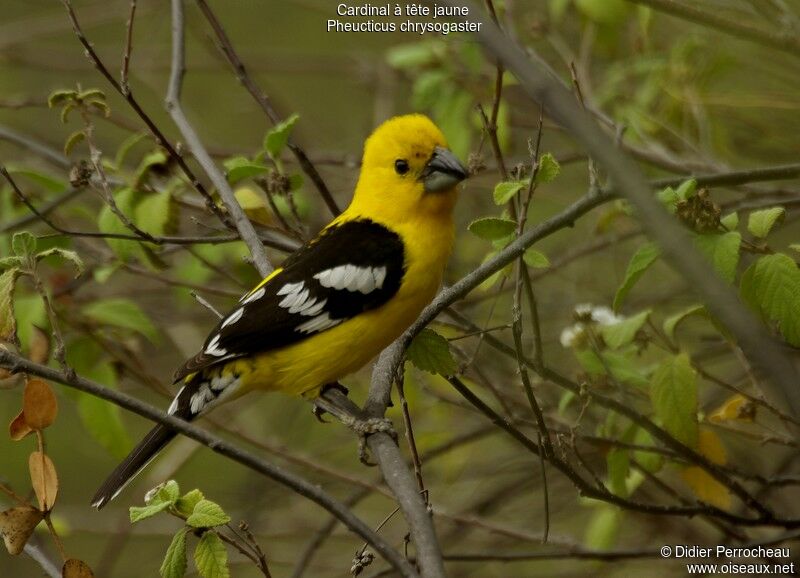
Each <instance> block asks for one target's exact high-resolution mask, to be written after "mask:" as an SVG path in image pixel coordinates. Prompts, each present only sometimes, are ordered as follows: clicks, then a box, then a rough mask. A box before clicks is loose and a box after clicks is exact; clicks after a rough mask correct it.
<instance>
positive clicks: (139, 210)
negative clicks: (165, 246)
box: [133, 191, 172, 237]
mask: <svg viewBox="0 0 800 578" xmlns="http://www.w3.org/2000/svg"><path fill="white" fill-rule="evenodd" d="M133 216H134V221H135V222H136V225H137V226H138V227H139V228H140V229H142V230H143V231H146V232H148V233H150V234H151V235H155V236H156V237H162V236H163V235H164V233H165V232H166V230H167V225H168V224H169V221H170V217H171V216H172V196H171V195H170V194H169V192H168V191H161V192H157V193H149V194H144V195H142V197H141V200H140V201H139V202H138V203H137V204H136V207H135V208H134V210H133Z"/></svg>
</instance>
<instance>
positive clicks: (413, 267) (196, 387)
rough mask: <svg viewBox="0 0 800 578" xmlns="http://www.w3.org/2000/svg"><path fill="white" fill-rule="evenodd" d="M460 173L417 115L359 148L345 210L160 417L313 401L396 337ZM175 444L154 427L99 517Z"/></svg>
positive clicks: (105, 497)
mask: <svg viewBox="0 0 800 578" xmlns="http://www.w3.org/2000/svg"><path fill="white" fill-rule="evenodd" d="M466 176H467V173H466V170H465V169H464V167H463V166H462V164H461V163H460V162H459V161H458V159H457V158H456V157H455V156H454V155H453V153H451V152H450V151H449V150H448V149H447V143H446V141H445V138H444V136H443V135H442V132H441V131H440V130H439V129H438V128H437V127H436V125H434V124H433V123H432V122H431V121H430V120H429V119H428V118H427V117H425V116H422V115H418V114H413V115H407V116H400V117H395V118H392V119H390V120H388V121H386V122H385V123H383V124H382V125H381V126H379V127H378V128H377V129H376V130H375V132H373V133H372V135H371V136H370V137H369V138H368V139H367V141H366V143H365V145H364V157H363V160H362V165H361V174H360V176H359V179H358V184H357V185H356V190H355V193H354V195H353V200H352V202H351V203H350V206H349V207H348V208H347V209H346V210H345V211H344V212H343V213H342V214H341V215H339V216H338V217H337V218H336V219H334V220H333V221H332V222H331V223H330V224H329V225H327V226H326V227H325V228H324V229H323V230H322V231H321V232H320V234H319V235H318V236H317V237H316V238H315V239H313V240H312V241H310V242H308V243H306V244H305V245H304V246H303V247H301V248H300V249H298V250H297V251H296V252H295V253H293V254H292V255H290V256H289V257H288V258H287V259H286V261H285V262H284V263H283V266H282V267H280V268H278V269H276V270H275V271H274V272H273V273H272V274H271V275H269V276H268V277H267V278H266V279H264V280H263V281H261V283H259V284H258V285H257V286H256V287H255V288H254V289H253V290H251V291H250V292H248V293H247V294H245V295H244V297H242V299H241V300H240V302H239V304H238V305H237V306H236V307H235V308H234V309H233V310H232V311H231V312H230V313H228V314H227V315H226V316H225V317H223V318H222V319H221V320H220V322H219V323H218V324H217V326H216V327H215V328H214V330H213V331H212V332H211V333H210V335H209V336H208V338H207V339H206V342H205V344H204V345H203V349H202V351H201V352H200V353H198V354H197V355H195V356H194V357H192V358H191V359H189V360H188V361H187V362H186V363H185V364H184V365H183V367H181V368H180V369H179V370H178V371H177V372H176V373H175V382H176V383H177V382H181V383H182V384H183V387H181V389H180V391H179V392H178V394H177V395H176V396H175V399H174V400H173V402H172V404H171V405H170V406H169V410H168V413H170V414H172V415H174V416H177V417H180V418H182V419H185V420H192V419H194V418H195V417H197V416H199V415H201V414H204V413H206V412H207V411H209V410H210V409H212V408H213V407H215V406H216V405H218V404H219V403H221V402H223V401H230V400H232V399H235V398H237V397H239V396H241V395H243V394H245V393H247V392H249V391H252V390H255V389H258V390H265V391H283V392H287V393H290V394H295V395H303V396H305V397H309V398H313V397H316V396H317V395H318V394H319V392H320V389H321V388H322V387H323V386H325V385H327V384H330V383H334V382H337V381H338V380H339V379H341V378H342V377H344V376H346V375H348V374H350V373H352V372H354V371H356V370H358V369H359V368H361V367H362V366H364V365H365V364H366V363H367V362H369V361H370V360H371V359H372V358H373V357H375V355H377V354H378V353H379V352H380V351H381V350H382V349H383V348H385V347H386V346H387V345H389V344H390V343H391V342H392V341H393V340H394V339H396V338H397V337H398V336H399V335H400V334H401V333H402V332H403V331H404V330H405V329H406V328H408V326H409V325H410V324H411V323H412V322H413V321H414V319H416V318H417V316H418V315H419V313H420V312H421V311H422V309H423V307H425V305H427V304H428V303H429V302H430V301H431V299H433V297H434V295H435V294H436V291H437V289H438V288H439V285H440V284H441V281H442V274H443V273H444V269H445V265H446V263H447V259H448V256H449V254H450V250H451V247H452V243H453V206H454V205H455V202H456V194H457V192H456V188H457V185H458V183H460V182H461V181H462V180H463V179H464V178H466ZM174 436H175V432H173V431H172V430H171V429H169V428H168V427H165V426H163V425H157V426H156V427H154V428H153V429H152V430H151V431H150V433H148V434H147V436H146V437H145V438H144V439H143V440H142V441H141V442H140V443H139V445H138V446H136V448H134V450H133V451H132V452H131V453H130V455H128V457H127V458H125V460H124V461H123V462H122V463H121V464H120V465H119V466H117V468H116V469H115V470H114V471H113V472H112V473H111V475H109V477H108V479H106V481H105V482H104V483H103V485H102V486H101V487H100V489H99V490H98V491H97V494H96V495H95V497H94V499H93V500H92V505H94V506H95V507H97V508H102V507H103V506H104V505H105V504H107V503H108V502H109V500H111V499H113V498H114V497H115V496H116V495H117V494H118V493H119V492H120V491H121V490H122V488H123V487H124V486H125V484H126V483H127V482H128V481H129V480H130V479H132V478H133V477H134V476H135V475H136V474H137V473H138V472H139V471H140V470H141V469H142V468H143V467H144V466H146V465H147V463H148V462H149V461H150V460H151V459H152V458H153V457H154V456H155V455H156V454H157V453H158V452H159V451H160V450H161V449H162V448H163V447H164V446H165V445H166V444H167V442H169V441H170V440H171V439H172V438H173V437H174Z"/></svg>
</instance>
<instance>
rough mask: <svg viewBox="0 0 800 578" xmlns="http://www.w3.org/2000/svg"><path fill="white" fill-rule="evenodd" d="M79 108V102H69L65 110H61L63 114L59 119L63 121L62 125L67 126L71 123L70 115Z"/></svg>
mask: <svg viewBox="0 0 800 578" xmlns="http://www.w3.org/2000/svg"><path fill="white" fill-rule="evenodd" d="M77 108H78V103H77V102H68V103H67V104H65V105H64V108H62V109H61V114H60V115H59V119H60V120H61V124H67V123H68V122H69V115H70V114H71V113H72V111H73V110H75V109H77Z"/></svg>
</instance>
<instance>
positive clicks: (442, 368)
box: [407, 328, 458, 376]
mask: <svg viewBox="0 0 800 578" xmlns="http://www.w3.org/2000/svg"><path fill="white" fill-rule="evenodd" d="M407 354H408V359H409V361H411V363H413V364H414V365H415V366H416V367H418V368H419V369H421V370H423V371H427V372H429V373H438V374H439V375H444V376H447V375H453V374H454V373H455V372H456V370H457V369H458V365H457V364H456V360H455V359H453V355H452V353H450V345H449V344H448V343H447V340H446V339H445V338H444V337H442V336H441V335H439V334H438V333H436V332H435V331H433V330H432V329H427V328H426V329H423V330H422V331H420V333H419V334H418V335H417V336H416V337H415V338H414V340H413V341H412V342H411V345H410V346H409V348H408V352H407Z"/></svg>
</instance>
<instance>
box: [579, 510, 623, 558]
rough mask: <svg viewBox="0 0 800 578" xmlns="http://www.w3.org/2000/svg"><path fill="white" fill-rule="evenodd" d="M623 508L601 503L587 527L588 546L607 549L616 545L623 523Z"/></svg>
mask: <svg viewBox="0 0 800 578" xmlns="http://www.w3.org/2000/svg"><path fill="white" fill-rule="evenodd" d="M622 515H623V514H622V510H620V509H619V508H616V507H614V506H610V505H608V504H601V505H599V506H598V507H597V508H596V509H595V512H594V515H593V516H592V517H591V519H590V520H589V522H588V524H587V527H586V537H585V538H584V542H585V543H586V547H587V548H591V549H593V550H607V549H609V548H611V547H612V546H613V545H614V542H615V541H616V540H617V534H619V527H620V524H621V523H622Z"/></svg>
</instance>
